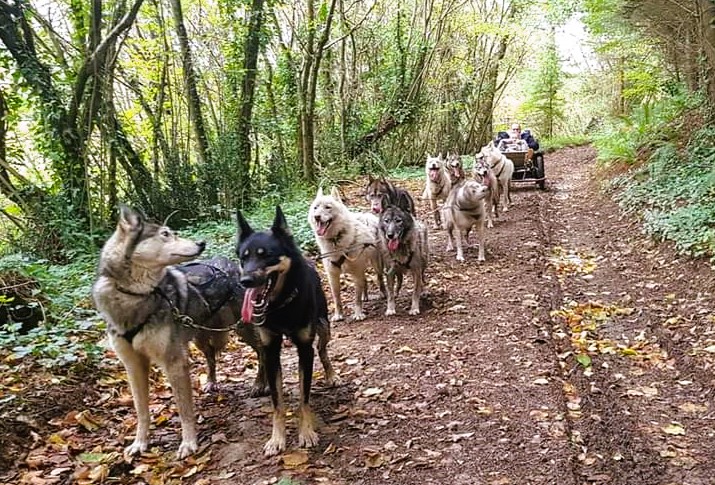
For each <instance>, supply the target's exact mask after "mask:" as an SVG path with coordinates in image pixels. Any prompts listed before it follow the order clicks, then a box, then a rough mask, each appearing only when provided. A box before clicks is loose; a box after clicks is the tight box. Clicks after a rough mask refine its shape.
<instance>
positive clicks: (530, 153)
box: [504, 150, 546, 190]
mask: <svg viewBox="0 0 715 485" xmlns="http://www.w3.org/2000/svg"><path fill="white" fill-rule="evenodd" d="M504 155H506V157H507V158H508V159H509V160H511V161H512V162H514V174H513V175H512V176H511V181H512V182H525V183H535V184H536V185H538V186H539V188H540V189H542V190H543V189H544V188H545V187H546V174H545V172H544V152H541V151H536V152H535V151H534V150H527V151H525V152H522V151H518V152H515V151H512V152H509V151H507V152H504Z"/></svg>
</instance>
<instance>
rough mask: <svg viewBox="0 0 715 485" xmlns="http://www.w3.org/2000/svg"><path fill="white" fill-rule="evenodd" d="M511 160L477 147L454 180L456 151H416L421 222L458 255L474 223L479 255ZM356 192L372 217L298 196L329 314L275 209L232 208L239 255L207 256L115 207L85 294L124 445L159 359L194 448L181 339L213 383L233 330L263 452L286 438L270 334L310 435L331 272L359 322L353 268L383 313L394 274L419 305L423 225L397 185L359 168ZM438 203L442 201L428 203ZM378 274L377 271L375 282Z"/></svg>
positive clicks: (326, 336)
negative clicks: (420, 165)
mask: <svg viewBox="0 0 715 485" xmlns="http://www.w3.org/2000/svg"><path fill="white" fill-rule="evenodd" d="M512 172H513V164H512V163H511V161H509V159H508V158H506V157H505V156H503V155H502V154H501V153H500V152H499V151H498V150H497V149H496V148H495V147H494V146H493V144H490V145H488V146H487V147H484V148H483V149H482V150H481V151H480V152H479V153H478V154H477V156H476V160H475V164H474V169H473V178H472V179H467V177H466V176H465V172H464V168H463V167H462V163H461V160H460V158H459V157H458V156H454V155H448V156H447V158H446V159H443V158H442V156H441V155H439V156H438V157H431V156H428V157H427V161H426V164H425V174H426V182H425V189H424V192H423V194H422V197H423V199H424V200H426V201H427V202H428V203H429V207H430V210H431V212H432V215H433V217H434V225H433V227H435V228H439V227H440V226H443V227H444V229H446V230H447V234H448V239H449V245H448V250H451V249H452V244H453V242H452V240H453V239H455V241H456V247H457V259H458V260H460V261H463V260H464V254H463V242H462V241H463V239H464V238H466V237H468V235H469V233H470V231H471V229H472V228H476V232H477V235H478V236H477V238H478V243H479V255H478V259H479V260H480V261H483V260H484V232H485V226H486V227H491V226H492V224H493V223H492V214H493V215H494V216H498V210H499V204H500V203H502V204H503V210H507V203H508V202H509V193H508V190H509V180H510V178H511V173H512ZM365 195H366V199H367V200H368V202H369V203H370V208H371V211H372V213H365V212H362V213H361V212H353V211H351V210H350V209H348V208H347V207H346V206H345V204H344V203H343V202H342V200H341V197H340V194H339V193H338V191H337V190H336V189H333V190H332V191H331V192H330V194H324V193H323V191H322V190H321V189H319V190H318V193H317V195H316V197H315V199H314V200H313V202H312V204H311V205H310V209H309V212H308V221H309V223H310V225H311V227H312V228H313V231H314V234H315V238H316V241H317V243H318V246H319V248H320V253H321V254H320V258H321V259H322V261H323V266H324V269H325V272H326V274H327V278H328V285H329V287H330V293H331V296H332V300H333V303H334V311H333V315H332V317H331V318H330V319H329V316H328V303H327V299H326V297H325V294H324V292H323V289H322V285H321V280H320V276H319V274H318V272H317V270H316V267H315V265H314V264H313V263H312V262H311V261H310V260H309V259H306V258H305V257H304V256H303V255H302V253H301V251H300V249H299V248H298V246H297V245H296V243H295V241H294V239H293V236H292V233H291V230H290V228H289V227H288V224H287V222H286V219H285V217H284V215H283V212H282V211H281V209H280V207H276V213H275V218H274V221H273V224H272V226H271V227H270V228H269V229H267V230H263V231H257V230H254V229H253V228H252V227H251V225H250V224H249V222H248V221H246V219H245V218H244V217H243V215H242V214H241V213H240V212H239V213H238V214H237V226H238V229H237V242H236V248H235V251H236V256H237V259H238V262H234V261H232V260H230V259H228V258H223V257H218V258H213V259H208V260H196V258H197V257H199V256H200V255H201V253H202V252H203V251H204V249H205V246H206V245H205V243H204V242H195V241H191V240H188V239H184V238H181V237H179V236H177V235H176V234H175V233H174V232H173V231H172V230H171V229H170V228H168V227H167V226H166V225H165V224H157V223H153V222H150V221H148V220H147V219H145V217H144V216H143V215H142V214H141V213H139V212H137V211H135V210H133V209H130V208H128V207H126V206H123V207H121V208H120V214H119V219H118V222H117V227H116V229H115V231H114V233H113V234H112V236H111V237H110V239H109V240H108V241H107V242H106V243H105V245H104V247H103V248H102V252H101V255H100V260H99V266H98V274H97V279H96V281H95V283H94V285H93V288H92V294H93V298H94V301H95V304H96V306H97V308H98V310H99V311H100V312H101V313H102V315H103V317H104V319H105V321H106V324H107V334H108V337H109V340H110V342H111V344H112V347H113V349H114V351H115V352H116V354H117V356H118V357H119V359H120V360H121V361H122V363H123V365H124V367H125V369H126V371H127V375H128V381H129V386H130V388H131V392H132V398H133V401H134V407H135V410H136V413H137V430H136V436H135V439H134V441H133V442H132V443H131V444H130V445H129V446H127V447H126V448H125V453H126V454H127V455H135V454H139V453H142V452H145V451H146V450H147V449H148V446H149V428H150V422H151V416H150V413H149V371H150V366H151V364H152V363H156V364H158V365H159V367H161V368H162V370H163V371H164V373H165V374H166V376H167V379H168V381H169V384H170V385H171V388H172V392H173V394H174V396H175V399H176V404H177V409H178V412H179V418H180V421H181V443H180V445H179V448H178V451H177V456H178V458H179V459H182V458H185V457H187V456H189V455H191V454H193V453H195V452H196V451H197V450H198V439H197V431H196V416H195V412H194V404H193V397H192V385H191V376H190V373H189V368H190V363H189V353H188V348H189V342H191V341H193V342H194V343H195V344H196V346H197V347H198V349H199V350H200V351H201V352H202V353H203V354H204V355H205V357H206V361H207V367H208V372H207V375H208V379H207V383H206V386H205V388H204V390H206V391H212V390H214V389H215V388H216V386H217V384H216V356H217V354H218V352H220V351H221V350H223V349H224V348H225V346H226V344H227V342H228V336H229V333H230V331H233V330H235V331H236V332H237V333H238V334H239V336H240V337H241V338H242V340H244V341H245V342H246V343H247V344H249V345H250V346H251V347H252V348H253V349H254V350H255V352H256V353H257V355H258V362H259V367H258V372H257V376H256V381H255V383H254V385H253V387H252V388H251V391H250V395H251V396H261V395H270V397H271V401H272V405H273V410H274V413H273V430H272V433H271V436H270V439H269V440H268V441H267V442H266V444H265V446H264V453H265V454H266V455H268V456H270V455H275V454H278V453H280V452H282V451H283V450H285V448H286V406H285V401H284V395H283V386H282V373H281V364H280V352H281V347H282V342H283V338H284V337H286V338H288V339H290V340H291V341H292V342H293V345H294V346H295V348H296V350H297V353H298V366H299V374H300V381H299V382H300V402H299V408H298V413H297V417H298V426H297V431H298V445H299V446H301V447H311V446H314V445H316V444H317V443H318V435H317V433H316V431H315V419H314V417H313V413H312V410H311V408H310V392H311V384H312V376H313V360H314V356H315V355H314V354H315V351H314V349H313V344H314V342H315V341H317V350H318V356H319V359H320V361H321V364H322V366H323V368H324V370H325V383H326V385H328V386H332V385H334V384H336V383H337V381H338V380H337V376H336V375H335V372H334V370H333V368H332V365H331V363H330V359H329V357H328V353H327V345H328V342H329V341H330V323H329V320H333V321H337V320H342V319H344V318H345V314H344V309H343V303H342V299H341V295H340V276H341V274H343V273H345V274H348V275H350V277H351V278H352V280H353V282H354V286H355V299H354V309H353V317H354V319H355V320H362V319H364V318H365V312H364V310H363V301H364V299H366V297H367V277H366V271H367V269H368V268H369V267H372V268H374V270H375V272H376V274H377V276H378V277H377V280H378V285H379V288H380V291H381V292H382V294H383V295H384V296H385V297H386V299H387V308H386V311H385V315H388V316H389V315H394V314H395V313H396V308H395V306H396V305H395V299H396V296H397V295H398V294H399V291H400V289H401V287H402V284H403V279H404V275H405V274H410V275H411V278H412V280H413V287H414V289H413V291H412V298H411V307H410V310H409V314H410V315H417V314H419V313H420V307H419V302H420V296H421V293H422V290H423V286H424V280H425V274H424V273H425V269H426V267H427V263H428V258H429V248H428V241H427V227H426V225H425V224H423V223H422V222H421V221H420V220H418V219H417V218H416V215H415V204H414V201H413V199H412V197H411V196H410V194H409V193H408V192H407V191H405V190H403V189H401V188H398V187H396V186H395V185H394V184H392V183H390V182H388V181H387V180H385V179H384V178H373V177H370V178H369V181H368V185H367V187H366V194H365ZM438 201H443V205H442V207H441V208H438V207H437V202H438ZM383 275H384V279H383Z"/></svg>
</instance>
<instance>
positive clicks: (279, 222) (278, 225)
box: [271, 205, 292, 236]
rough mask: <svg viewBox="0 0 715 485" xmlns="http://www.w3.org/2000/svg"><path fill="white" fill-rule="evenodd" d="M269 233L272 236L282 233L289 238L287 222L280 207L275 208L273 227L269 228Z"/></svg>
mask: <svg viewBox="0 0 715 485" xmlns="http://www.w3.org/2000/svg"><path fill="white" fill-rule="evenodd" d="M271 231H273V234H280V233H283V234H285V235H287V236H291V235H292V234H291V232H290V227H288V221H286V218H285V216H284V215H283V211H282V210H281V206H279V205H277V206H276V216H275V217H274V218H273V226H271Z"/></svg>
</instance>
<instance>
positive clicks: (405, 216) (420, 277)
mask: <svg viewBox="0 0 715 485" xmlns="http://www.w3.org/2000/svg"><path fill="white" fill-rule="evenodd" d="M380 238H381V239H382V245H381V247H383V248H384V251H385V256H384V261H385V270H386V272H387V311H386V312H385V315H387V316H390V315H394V314H395V298H396V296H397V295H398V294H399V291H400V288H401V287H402V278H403V275H404V274H405V273H410V274H412V280H413V283H414V290H413V292H412V306H411V307H410V312H409V313H410V315H419V313H420V296H421V294H422V287H423V281H424V272H425V268H426V267H427V262H428V259H429V248H428V242H427V241H428V239H427V227H426V226H425V225H424V224H422V222H420V221H418V220H417V219H415V218H413V217H412V214H410V213H409V212H407V211H405V210H404V209H402V207H401V206H400V205H388V206H387V207H385V210H384V211H383V212H382V214H380Z"/></svg>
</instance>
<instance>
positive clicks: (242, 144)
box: [233, 0, 263, 207]
mask: <svg viewBox="0 0 715 485" xmlns="http://www.w3.org/2000/svg"><path fill="white" fill-rule="evenodd" d="M249 15H250V19H249V22H248V32H247V33H246V43H245V48H244V56H245V57H244V60H243V82H242V83H241V99H240V105H241V111H240V115H239V118H238V126H237V129H236V131H237V138H238V140H237V141H238V153H237V160H236V166H235V172H236V175H237V182H238V183H237V184H236V185H235V186H234V197H233V198H234V200H233V205H237V206H241V207H242V206H243V205H244V203H245V202H246V200H250V197H251V193H250V190H249V188H250V186H251V184H250V183H249V181H250V165H251V128H252V119H253V104H254V96H255V91H256V76H257V69H256V67H257V65H258V51H259V48H260V35H261V28H262V26H263V0H253V3H252V5H251V12H250V14H249Z"/></svg>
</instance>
